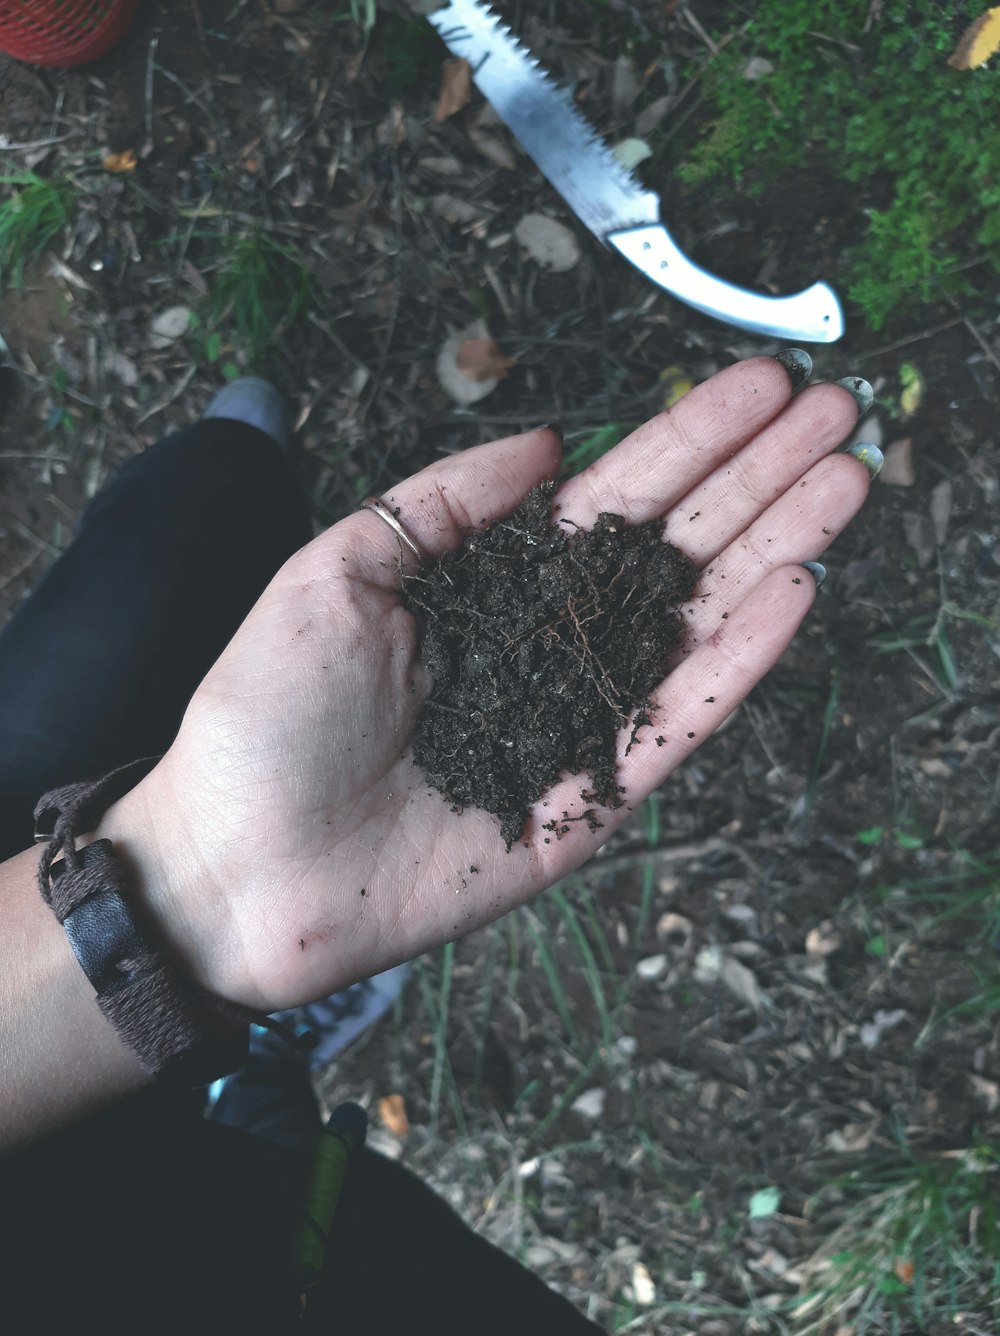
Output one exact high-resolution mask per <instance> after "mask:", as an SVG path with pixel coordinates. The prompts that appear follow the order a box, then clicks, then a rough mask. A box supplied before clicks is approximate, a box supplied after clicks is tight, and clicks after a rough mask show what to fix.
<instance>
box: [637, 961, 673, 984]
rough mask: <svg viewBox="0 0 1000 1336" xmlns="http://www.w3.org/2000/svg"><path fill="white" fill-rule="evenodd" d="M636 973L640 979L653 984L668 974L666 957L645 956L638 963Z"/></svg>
mask: <svg viewBox="0 0 1000 1336" xmlns="http://www.w3.org/2000/svg"><path fill="white" fill-rule="evenodd" d="M635 972H636V974H638V976H639V978H640V979H643V980H645V982H647V983H651V982H652V981H653V980H654V979H659V978H660V977H661V976H662V975H664V974H666V972H667V958H666V956H644V957H643V959H642V960H639V961H637V962H636V966H635Z"/></svg>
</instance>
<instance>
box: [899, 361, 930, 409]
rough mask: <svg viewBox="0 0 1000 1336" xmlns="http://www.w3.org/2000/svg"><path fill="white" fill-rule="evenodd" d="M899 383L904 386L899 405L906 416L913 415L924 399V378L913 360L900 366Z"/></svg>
mask: <svg viewBox="0 0 1000 1336" xmlns="http://www.w3.org/2000/svg"><path fill="white" fill-rule="evenodd" d="M899 383H900V385H901V386H902V387H903V388H902V391H901V393H900V396H899V407H900V411H901V412H902V414H903V416H904V417H912V416H913V414H914V413H915V412H916V411H917V409H918V408H919V407H920V405H921V404H922V403H923V399H924V378H923V376H922V375H921V374H920V372H919V371H918V370H917V368H916V367H915V366H914V365H913V363H912V362H904V363H903V365H902V366H901V367H900V368H899Z"/></svg>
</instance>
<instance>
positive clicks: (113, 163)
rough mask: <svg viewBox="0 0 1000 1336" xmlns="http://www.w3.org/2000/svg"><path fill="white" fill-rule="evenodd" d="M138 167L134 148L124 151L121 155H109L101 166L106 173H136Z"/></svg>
mask: <svg viewBox="0 0 1000 1336" xmlns="http://www.w3.org/2000/svg"><path fill="white" fill-rule="evenodd" d="M137 165H138V162H137V159H136V156H135V149H134V148H126V149H123V150H122V152H121V153H109V154H108V155H107V157H106V158H105V159H104V161H103V162H102V164H101V166H102V167H103V168H104V170H105V171H106V172H134V171H135V169H136V167H137Z"/></svg>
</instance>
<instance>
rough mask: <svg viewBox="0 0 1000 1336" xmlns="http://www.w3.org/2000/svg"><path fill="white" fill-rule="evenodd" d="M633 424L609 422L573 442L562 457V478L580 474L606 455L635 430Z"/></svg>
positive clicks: (634, 424)
mask: <svg viewBox="0 0 1000 1336" xmlns="http://www.w3.org/2000/svg"><path fill="white" fill-rule="evenodd" d="M636 425H637V424H636V423H635V422H609V423H608V424H607V425H606V426H604V427H598V428H597V429H596V430H595V431H589V432H587V433H585V435H583V437H582V438H581V439H580V440H577V441H574V443H573V444H572V445H570V446H569V448H568V449H567V450H566V452H565V454H564V455H563V465H562V471H563V477H565V478H569V477H572V475H573V474H574V473H580V472H582V471H583V470H584V469H585V468H586V467H587V465H588V464H593V462H594V460H595V459H600V457H601V455H606V454H607V453H608V451H609V450H610V449H611V448H612V446H615V445H617V444H618V442H619V441H620V440H622V439H623V438H624V437H626V436H627V435H628V434H629V432H630V431H634V430H635V428H636Z"/></svg>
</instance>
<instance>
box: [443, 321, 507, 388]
mask: <svg viewBox="0 0 1000 1336" xmlns="http://www.w3.org/2000/svg"><path fill="white" fill-rule="evenodd" d="M513 365H514V359H513V358H510V357H505V356H504V354H503V353H502V352H501V351H500V349H499V348H498V347H497V344H496V341H495V340H494V339H493V338H492V337H491V335H490V332H489V330H488V329H487V327H486V322H485V321H483V320H474V321H473V322H472V324H471V325H468V326H467V327H466V328H465V329H461V330H457V331H456V332H455V333H454V334H451V335H449V337H448V338H447V339H445V341H444V343H443V344H442V345H441V347H440V349H439V350H438V355H437V362H436V363H435V370H436V371H437V378H438V383H439V384H440V386H441V388H442V389H443V390H444V391H445V392H446V393H447V394H448V396H449V397H450V398H451V399H453V400H454V402H455V403H456V404H475V403H478V402H479V400H480V399H485V398H486V396H487V395H488V394H490V393H492V391H493V390H495V389H496V387H497V386H498V385H499V384H500V381H501V380H502V379H503V377H504V376H506V374H507V371H508V369H509V368H510V367H512V366H513Z"/></svg>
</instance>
